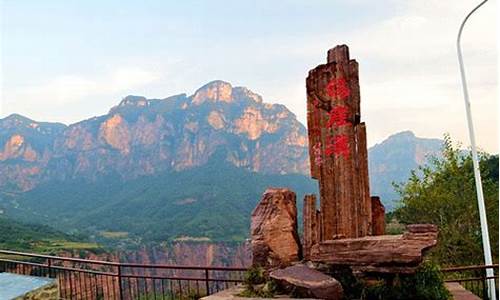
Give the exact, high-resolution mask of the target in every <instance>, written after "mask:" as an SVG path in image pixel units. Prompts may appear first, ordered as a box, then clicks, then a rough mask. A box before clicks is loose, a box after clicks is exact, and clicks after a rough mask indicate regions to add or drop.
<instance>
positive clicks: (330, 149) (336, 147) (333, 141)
mask: <svg viewBox="0 0 500 300" xmlns="http://www.w3.org/2000/svg"><path fill="white" fill-rule="evenodd" d="M325 154H326V155H332V154H335V155H336V156H338V155H342V156H343V157H344V159H347V158H349V139H348V137H347V135H345V134H338V135H335V136H330V137H328V142H327V144H326V147H325Z"/></svg>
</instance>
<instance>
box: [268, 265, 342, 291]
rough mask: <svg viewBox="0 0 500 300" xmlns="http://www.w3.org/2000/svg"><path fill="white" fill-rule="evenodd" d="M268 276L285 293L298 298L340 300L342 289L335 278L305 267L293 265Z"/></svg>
mask: <svg viewBox="0 0 500 300" xmlns="http://www.w3.org/2000/svg"><path fill="white" fill-rule="evenodd" d="M269 276H270V277H271V278H273V279H275V280H276V281H278V284H279V285H280V286H281V287H282V288H283V289H284V290H285V291H287V292H289V293H292V292H293V293H294V294H295V295H298V296H299V297H313V298H318V299H330V300H336V299H342V295H343V289H342V285H341V284H340V282H338V281H337V280H336V279H335V278H333V277H330V276H328V275H325V274H323V273H321V272H319V271H316V270H314V269H310V268H308V267H307V266H305V265H300V264H299V265H294V266H291V267H287V268H285V269H279V270H274V271H272V272H271V273H270V274H269Z"/></svg>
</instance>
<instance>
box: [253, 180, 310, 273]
mask: <svg viewBox="0 0 500 300" xmlns="http://www.w3.org/2000/svg"><path fill="white" fill-rule="evenodd" d="M251 238H252V243H251V246H252V254H253V260H252V262H253V265H260V266H262V267H266V268H269V267H283V266H288V265H290V264H291V263H292V262H296V261H298V260H300V259H301V246H300V240H299V235H298V233H297V207H296V196H295V193H294V192H292V191H291V190H289V189H280V188H269V189H267V190H266V191H265V192H264V195H263V196H262V200H261V201H260V203H259V204H258V205H257V207H256V208H255V209H254V211H253V212H252V224H251Z"/></svg>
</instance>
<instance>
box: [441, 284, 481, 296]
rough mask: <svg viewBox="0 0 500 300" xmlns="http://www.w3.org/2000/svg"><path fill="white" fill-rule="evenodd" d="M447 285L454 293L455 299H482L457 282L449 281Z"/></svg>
mask: <svg viewBox="0 0 500 300" xmlns="http://www.w3.org/2000/svg"><path fill="white" fill-rule="evenodd" d="M445 285H446V288H447V289H448V291H450V293H451V294H452V295H453V299H454V300H481V298H479V297H478V296H476V295H474V294H473V293H471V292H469V291H468V290H466V289H465V288H464V287H463V286H461V285H460V284H459V283H457V282H448V283H446V284H445Z"/></svg>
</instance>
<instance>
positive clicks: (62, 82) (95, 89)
mask: <svg viewBox="0 0 500 300" xmlns="http://www.w3.org/2000/svg"><path fill="white" fill-rule="evenodd" d="M159 79H160V76H159V74H158V73H156V72H152V71H149V70H143V69H140V68H137V67H121V68H118V69H115V70H112V71H109V72H106V73H104V74H101V75H100V76H84V75H78V74H65V75H60V76H57V77H56V78H53V79H50V80H47V81H45V82H42V83H40V84H31V85H25V86H20V87H19V86H18V87H15V88H13V89H5V90H4V91H3V95H2V96H3V99H4V101H3V104H4V108H5V110H6V111H7V112H22V113H24V114H27V115H28V116H29V117H32V118H35V119H47V117H49V118H48V120H51V121H52V120H55V121H61V122H67V121H68V120H73V121H76V120H78V118H85V117H88V115H87V114H88V112H85V113H84V112H82V111H81V110H80V111H78V112H75V111H71V109H70V108H69V107H68V106H69V105H71V107H73V108H75V107H85V104H87V107H92V106H94V105H95V104H96V103H95V99H110V100H112V101H116V100H117V98H116V97H121V96H124V95H126V94H127V93H133V91H136V90H138V89H141V88H144V87H146V86H148V85H150V84H153V83H155V82H157V81H158V80H159ZM20 99H21V101H19V100H20ZM101 109H102V108H101ZM64 110H65V111H66V113H65V114H60V112H61V111H64ZM55 112H58V113H59V115H58V114H55ZM71 115H73V116H74V117H69V116H71ZM52 118H53V119H52Z"/></svg>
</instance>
